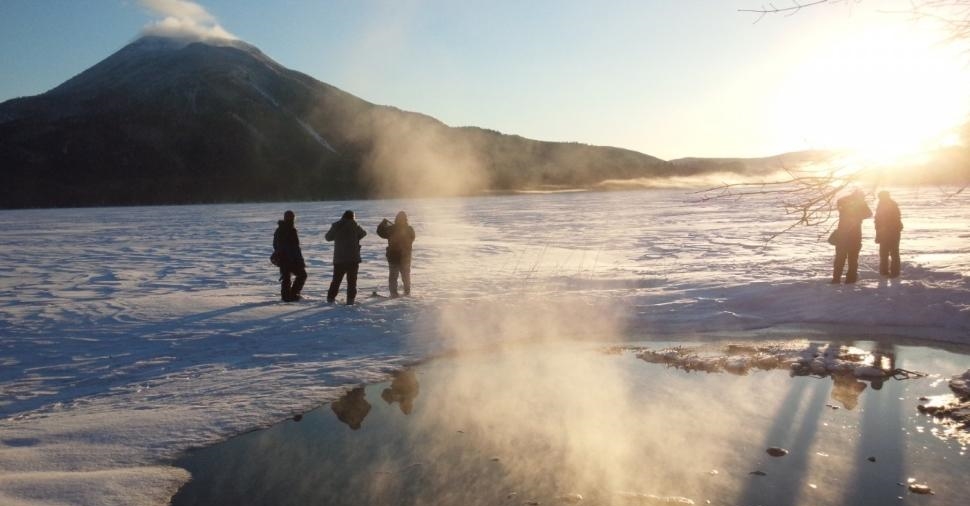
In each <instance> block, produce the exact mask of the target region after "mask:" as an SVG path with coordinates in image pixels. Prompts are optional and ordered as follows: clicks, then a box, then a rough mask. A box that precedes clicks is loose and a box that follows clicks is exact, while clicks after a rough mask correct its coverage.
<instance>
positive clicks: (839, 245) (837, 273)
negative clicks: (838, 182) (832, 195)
mask: <svg viewBox="0 0 970 506" xmlns="http://www.w3.org/2000/svg"><path fill="white" fill-rule="evenodd" d="M836 205H837V206H838V208H839V226H838V229H837V230H836V233H837V239H836V243H835V262H834V263H833V266H832V283H833V284H836V283H840V282H841V281H842V269H843V268H845V264H846V261H847V260H848V263H849V270H848V271H847V272H846V273H845V282H846V283H855V282H856V280H857V279H858V278H859V252H860V251H862V220H865V219H868V218H872V209H869V205H868V204H866V196H865V194H864V193H862V190H855V191H854V192H852V194H851V195H847V196H845V197H842V198H840V199H839V200H837V201H836Z"/></svg>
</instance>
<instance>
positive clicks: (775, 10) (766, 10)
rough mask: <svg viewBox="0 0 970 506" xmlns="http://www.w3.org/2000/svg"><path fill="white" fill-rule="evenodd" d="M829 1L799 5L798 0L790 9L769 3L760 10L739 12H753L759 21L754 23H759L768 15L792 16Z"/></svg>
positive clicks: (756, 20) (739, 10) (822, 0)
mask: <svg viewBox="0 0 970 506" xmlns="http://www.w3.org/2000/svg"><path fill="white" fill-rule="evenodd" d="M828 1H829V0H814V1H812V2H806V3H799V2H798V1H797V0H792V5H790V6H788V7H775V4H773V3H769V4H768V5H767V6H765V5H762V6H761V8H760V9H738V12H753V13H755V14H758V19H755V20H754V22H755V23H757V22H758V21H761V20H762V19H763V18H764V17H765V16H767V15H768V14H782V13H784V14H785V15H787V16H791V15H793V14H795V13H797V12H798V11H800V10H802V9H804V8H805V7H811V6H813V5H818V4H824V3H828Z"/></svg>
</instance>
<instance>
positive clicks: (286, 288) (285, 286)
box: [280, 277, 292, 302]
mask: <svg viewBox="0 0 970 506" xmlns="http://www.w3.org/2000/svg"><path fill="white" fill-rule="evenodd" d="M280 298H281V299H283V302H290V300H291V298H292V297H291V294H290V280H289V279H288V277H287V278H284V279H282V280H280Z"/></svg>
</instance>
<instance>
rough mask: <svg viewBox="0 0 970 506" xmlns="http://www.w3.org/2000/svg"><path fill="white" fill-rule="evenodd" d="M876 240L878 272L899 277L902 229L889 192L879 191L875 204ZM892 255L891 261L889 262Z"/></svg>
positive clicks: (900, 219)
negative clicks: (877, 200) (877, 202)
mask: <svg viewBox="0 0 970 506" xmlns="http://www.w3.org/2000/svg"><path fill="white" fill-rule="evenodd" d="M875 222H876V242H877V243H878V244H879V274H882V275H883V276H889V277H891V278H896V277H899V236H900V235H902V231H903V219H902V214H900V212H899V205H898V204H896V201H895V200H893V199H892V198H890V197H889V192H887V191H881V192H879V205H877V206H876V219H875ZM890 257H892V263H890V260H889V259H890Z"/></svg>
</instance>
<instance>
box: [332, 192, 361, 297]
mask: <svg viewBox="0 0 970 506" xmlns="http://www.w3.org/2000/svg"><path fill="white" fill-rule="evenodd" d="M365 235H367V232H365V231H364V229H363V228H361V227H360V225H358V224H357V221H356V220H355V219H354V212H353V211H344V214H343V216H341V217H340V220H339V221H336V222H334V223H333V224H332V225H330V230H328V231H327V234H326V235H325V236H324V238H325V239H326V240H327V242H331V241H332V242H333V280H332V281H331V282H330V290H328V291H327V302H333V301H334V300H336V298H337V293H338V292H339V291H340V283H342V282H343V279H344V275H346V276H347V305H351V304H353V303H354V299H355V298H356V297H357V271H358V269H359V268H360V240H361V239H363V238H364V236H365Z"/></svg>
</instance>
